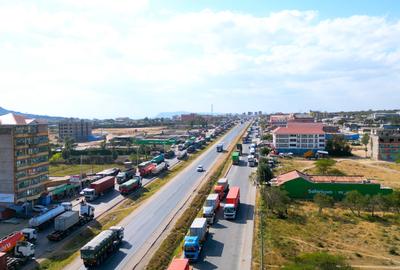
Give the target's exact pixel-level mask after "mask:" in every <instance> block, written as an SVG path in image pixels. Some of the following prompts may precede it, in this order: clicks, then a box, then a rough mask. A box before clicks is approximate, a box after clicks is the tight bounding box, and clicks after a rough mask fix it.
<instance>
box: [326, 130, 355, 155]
mask: <svg viewBox="0 0 400 270" xmlns="http://www.w3.org/2000/svg"><path fill="white" fill-rule="evenodd" d="M325 149H326V151H328V152H329V154H330V155H332V156H351V148H350V146H349V145H348V143H347V142H346V140H345V139H344V137H343V136H340V135H333V137H332V138H331V139H329V140H327V142H326V147H325Z"/></svg>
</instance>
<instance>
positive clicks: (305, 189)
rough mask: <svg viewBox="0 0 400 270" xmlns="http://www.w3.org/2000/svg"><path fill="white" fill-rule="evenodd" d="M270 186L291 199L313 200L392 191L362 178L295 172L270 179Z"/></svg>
mask: <svg viewBox="0 0 400 270" xmlns="http://www.w3.org/2000/svg"><path fill="white" fill-rule="evenodd" d="M271 185H272V186H278V187H280V188H282V189H284V190H285V191H287V193H288V196H289V197H290V198H293V199H313V197H314V196H315V194H318V193H323V194H326V195H330V196H332V197H333V198H335V199H336V200H341V199H343V197H344V196H345V194H346V193H347V192H349V191H352V190H357V191H359V192H360V193H361V194H363V195H371V196H372V195H376V194H382V195H385V194H389V193H391V192H392V191H393V190H392V189H391V188H388V187H383V186H382V185H381V184H380V183H378V182H377V181H373V180H370V179H367V178H366V177H364V176H359V175H354V176H331V175H308V174H305V173H302V172H299V171H297V170H296V171H291V172H288V173H285V174H281V175H279V176H278V177H276V178H274V179H272V180H271Z"/></svg>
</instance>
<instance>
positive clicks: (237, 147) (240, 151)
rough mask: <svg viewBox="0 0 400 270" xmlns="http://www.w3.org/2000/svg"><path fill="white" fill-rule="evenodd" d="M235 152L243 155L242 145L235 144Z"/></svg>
mask: <svg viewBox="0 0 400 270" xmlns="http://www.w3.org/2000/svg"><path fill="white" fill-rule="evenodd" d="M236 150H237V151H238V152H239V155H242V154H243V145H242V144H241V143H238V144H236Z"/></svg>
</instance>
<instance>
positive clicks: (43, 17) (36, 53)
mask: <svg viewBox="0 0 400 270" xmlns="http://www.w3.org/2000/svg"><path fill="white" fill-rule="evenodd" d="M211 104H213V108H214V112H229V113H241V112H245V111H263V112H267V113H270V112H306V111H309V110H323V111H341V110H360V109H395V108H396V109H397V108H400V3H399V2H398V1H396V0H391V1H390V0H380V1H372V0H371V1H367V0H358V1H357V0H346V1H345V0H338V1H316V0H315V1H311V0H304V1H295V0H293V1H289V0H286V1H285V0H279V1H278V0H276V1H272V0H270V1H266V0H264V1H255V0H254V1H250V0H248V1H233V0H231V1H228V0H219V1H215V0H214V1H212V0H209V1H200V0H197V1H194V0H193V1H189V0H170V1H162V0H155V1H151V0H134V1H132V0H116V1H109V0H108V1H106V0H85V1H67V0H36V1H24V0H13V1H8V0H5V1H3V0H0V107H4V108H6V109H10V110H15V111H21V112H28V113H35V114H47V115H54V116H66V117H80V118H115V117H131V118H142V117H146V116H148V117H154V116H156V115H157V114H158V113H159V112H169V111H188V112H208V111H210V108H211Z"/></svg>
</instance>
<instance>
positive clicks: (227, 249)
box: [193, 144, 256, 270]
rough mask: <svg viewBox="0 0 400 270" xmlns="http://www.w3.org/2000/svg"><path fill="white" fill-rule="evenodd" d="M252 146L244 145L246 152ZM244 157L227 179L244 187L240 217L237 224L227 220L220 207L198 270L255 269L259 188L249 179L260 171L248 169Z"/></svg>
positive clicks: (198, 264) (241, 192)
mask: <svg viewBox="0 0 400 270" xmlns="http://www.w3.org/2000/svg"><path fill="white" fill-rule="evenodd" d="M248 145H249V144H246V145H243V146H244V148H243V150H244V152H245V151H246V152H247V151H248ZM243 156H246V155H243ZM243 156H242V157H241V162H240V166H232V167H231V169H230V171H229V173H228V175H227V177H228V180H229V185H230V186H231V187H232V186H238V187H240V202H241V204H240V209H239V213H238V216H237V217H236V219H235V220H225V219H224V215H223V207H220V209H219V211H218V214H217V220H216V222H215V223H214V224H213V225H212V226H211V227H210V230H209V235H208V238H207V241H206V243H205V244H204V248H203V251H202V254H201V259H200V260H199V261H198V262H197V263H195V264H193V268H194V269H201V270H210V269H226V270H235V269H237V270H250V269H251V251H252V240H253V224H254V206H255V197H256V188H255V186H254V185H253V184H252V183H251V182H249V176H250V174H251V172H252V171H255V170H256V167H248V166H247V158H246V157H243Z"/></svg>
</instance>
